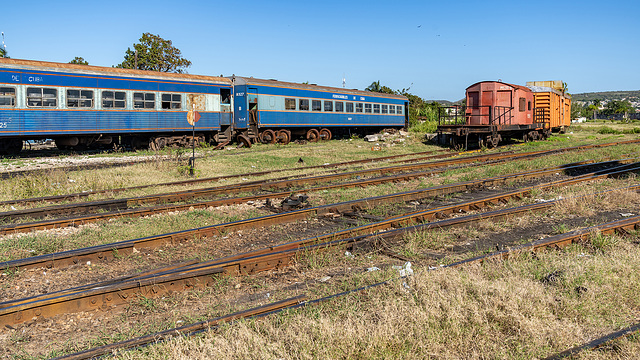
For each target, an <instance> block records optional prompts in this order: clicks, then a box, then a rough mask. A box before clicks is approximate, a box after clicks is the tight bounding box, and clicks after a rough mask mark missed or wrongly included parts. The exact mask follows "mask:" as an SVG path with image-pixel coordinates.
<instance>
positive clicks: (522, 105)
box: [519, 97, 527, 111]
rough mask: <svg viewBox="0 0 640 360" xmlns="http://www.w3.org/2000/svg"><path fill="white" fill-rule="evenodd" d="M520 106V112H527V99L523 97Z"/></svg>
mask: <svg viewBox="0 0 640 360" xmlns="http://www.w3.org/2000/svg"><path fill="white" fill-rule="evenodd" d="M519 100H520V106H519V108H520V109H519V110H520V111H525V110H526V103H527V99H525V98H523V97H521V98H520V99H519Z"/></svg>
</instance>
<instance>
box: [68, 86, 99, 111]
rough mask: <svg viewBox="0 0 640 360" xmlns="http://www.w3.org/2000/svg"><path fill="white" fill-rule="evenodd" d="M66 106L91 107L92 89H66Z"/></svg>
mask: <svg viewBox="0 0 640 360" xmlns="http://www.w3.org/2000/svg"><path fill="white" fill-rule="evenodd" d="M67 107H68V108H92V107H93V90H75V89H73V90H67Z"/></svg>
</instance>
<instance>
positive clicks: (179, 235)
mask: <svg viewBox="0 0 640 360" xmlns="http://www.w3.org/2000/svg"><path fill="white" fill-rule="evenodd" d="M638 169H639V168H638V165H636V166H635V167H633V166H630V165H622V166H620V167H617V168H613V169H609V170H601V171H598V172H594V173H590V174H585V175H581V176H579V177H577V178H574V179H566V180H559V181H553V182H549V183H545V184H540V185H537V186H531V187H527V188H524V189H521V190H517V191H511V192H507V193H503V194H499V195H493V196H490V197H486V198H482V199H476V200H472V201H467V202H463V203H459V204H453V205H448V206H444V207H439V208H436V209H427V210H423V211H418V212H414V213H411V214H408V215H405V216H398V217H392V218H390V219H387V220H384V221H380V222H376V223H373V224H369V225H362V226H359V227H355V228H351V229H347V230H343V231H341V232H337V233H332V234H328V235H324V236H322V237H315V238H312V240H309V241H315V242H318V241H320V240H324V239H328V238H334V239H337V238H339V237H341V238H344V237H349V236H353V235H354V234H363V233H371V232H374V231H380V230H385V229H389V228H391V227H393V226H398V224H408V223H410V222H415V221H425V220H428V219H433V218H436V217H438V216H440V217H443V216H445V215H447V214H452V213H456V212H462V211H470V210H473V209H479V208H481V207H483V206H487V205H491V204H498V203H501V202H505V201H506V200H507V199H509V198H513V197H516V198H517V197H520V196H524V195H525V194H527V193H529V192H531V191H532V190H533V189H544V188H549V187H553V186H562V185H569V184H574V183H577V182H580V181H589V180H593V179H598V178H602V177H608V176H615V175H619V174H622V173H625V172H629V171H637V170H638ZM515 175H516V174H511V175H509V176H506V177H494V178H489V179H484V180H483V181H485V184H487V183H497V182H499V181H505V180H506V179H513V178H514V176H515ZM478 184H481V183H480V182H478V181H476V182H467V184H466V185H465V183H462V184H452V185H446V186H440V187H435V188H429V189H423V190H417V191H413V192H406V193H399V194H392V195H389V196H381V197H374V198H367V199H362V200H358V201H348V202H344V203H340V204H331V205H326V206H321V207H316V208H310V209H303V210H297V211H292V212H289V213H284V214H274V215H268V216H263V217H259V218H254V219H247V220H240V221H235V222H231V223H223V224H217V225H211V226H206V227H202V228H197V229H191V230H183V231H179V232H174V233H168V234H162V235H157V236H149V237H145V238H139V239H133V240H125V241H120V242H116V243H110V244H104V245H97V246H92V247H88V248H82V249H75V250H68V251H63V252H58V253H53V254H47V255H40V256H35V257H30V258H24V259H17V260H12V261H7V262H3V263H0V268H18V267H19V268H34V267H48V268H52V267H65V266H71V265H74V264H79V263H84V262H86V261H110V260H113V259H114V258H115V257H116V254H117V255H129V254H131V253H132V252H133V250H134V248H136V249H140V248H155V247H158V246H161V245H165V244H171V243H178V242H180V241H188V240H191V239H194V238H198V237H207V236H213V235H218V234H222V233H224V232H227V231H236V230H240V229H245V228H255V227H258V226H266V225H272V224H278V223H284V222H288V221H295V220H298V219H305V218H307V217H309V216H311V215H317V214H321V213H323V212H327V211H339V210H351V209H352V207H353V206H354V205H358V206H366V205H368V206H375V205H377V204H379V203H380V202H393V201H394V199H395V201H398V199H399V200H402V201H406V200H407V199H414V198H417V197H426V196H433V195H437V194H442V193H447V192H445V191H450V190H452V189H457V190H464V189H466V186H471V185H478ZM447 189H448V190H447ZM377 200H380V202H379V201H377ZM301 244H302V243H300V242H292V243H289V244H286V245H287V246H290V247H292V248H293V247H299V246H301ZM253 254H257V253H255V252H254V253H253ZM227 259H228V258H227Z"/></svg>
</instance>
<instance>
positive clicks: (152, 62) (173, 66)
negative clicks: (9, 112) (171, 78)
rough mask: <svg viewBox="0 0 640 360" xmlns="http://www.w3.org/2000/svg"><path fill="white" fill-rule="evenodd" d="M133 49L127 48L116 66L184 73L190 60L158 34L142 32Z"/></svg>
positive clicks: (169, 41) (189, 64)
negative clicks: (122, 58) (122, 59)
mask: <svg viewBox="0 0 640 360" xmlns="http://www.w3.org/2000/svg"><path fill="white" fill-rule="evenodd" d="M139 41H140V42H139V43H137V44H133V50H132V49H131V48H127V51H126V52H125V54H124V61H123V62H122V63H120V64H118V65H116V67H117V68H123V69H139V70H151V71H160V72H174V73H184V72H185V70H186V68H188V67H189V66H191V61H189V60H187V59H185V58H183V57H182V55H181V52H180V50H179V49H178V48H176V47H174V46H173V45H172V44H171V40H165V39H163V38H161V37H160V36H158V35H154V34H151V33H144V34H142V37H141V38H140V40H139Z"/></svg>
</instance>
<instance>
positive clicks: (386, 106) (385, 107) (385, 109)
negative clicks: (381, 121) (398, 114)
mask: <svg viewBox="0 0 640 360" xmlns="http://www.w3.org/2000/svg"><path fill="white" fill-rule="evenodd" d="M388 108H389V105H382V113H383V114H386V113H388V112H389V111H388V110H387V109H388Z"/></svg>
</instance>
